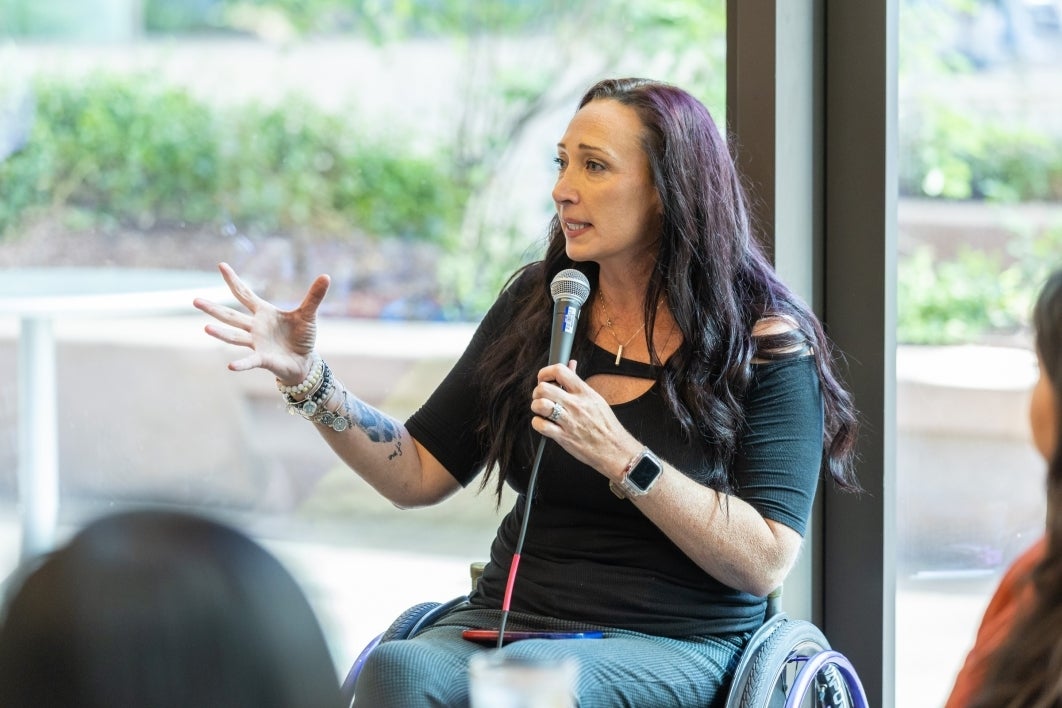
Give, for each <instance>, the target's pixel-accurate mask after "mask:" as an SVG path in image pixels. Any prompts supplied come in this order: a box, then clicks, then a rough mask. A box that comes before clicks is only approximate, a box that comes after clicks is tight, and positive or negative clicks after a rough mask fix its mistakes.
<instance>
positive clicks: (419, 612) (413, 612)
mask: <svg viewBox="0 0 1062 708" xmlns="http://www.w3.org/2000/svg"><path fill="white" fill-rule="evenodd" d="M439 606H440V603H438V602H422V603H420V604H419V605H413V607H410V608H409V609H407V610H405V611H404V612H403V613H402V614H400V615H399V616H398V617H396V618H395V621H394V622H392V623H391V626H390V627H388V628H387V629H385V630H384V633H383V634H382V635H380V641H381V642H389V641H391V640H392V639H408V638H409V637H410V636H412V635H413V634H414V632H416V630H417V629H419V628H420V626H421V625H422V624H423V622H422V620H423V618H424V616H425V615H427V614H428V613H429V612H431V611H432V610H434V609H436V608H437V607H439Z"/></svg>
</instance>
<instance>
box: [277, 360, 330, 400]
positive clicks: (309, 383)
mask: <svg viewBox="0 0 1062 708" xmlns="http://www.w3.org/2000/svg"><path fill="white" fill-rule="evenodd" d="M324 366H325V363H324V359H322V358H321V357H320V356H319V355H318V354H314V355H313V366H312V367H310V373H309V374H307V375H306V378H305V379H303V380H302V381H300V382H299V383H297V384H295V385H294V386H284V385H282V384H281V383H280V379H277V390H278V391H280V392H281V393H283V394H284V395H286V396H290V395H291V394H293V393H308V392H310V391H312V390H314V389H315V388H316V387H317V385H318V384H319V383H321V377H322V376H324Z"/></svg>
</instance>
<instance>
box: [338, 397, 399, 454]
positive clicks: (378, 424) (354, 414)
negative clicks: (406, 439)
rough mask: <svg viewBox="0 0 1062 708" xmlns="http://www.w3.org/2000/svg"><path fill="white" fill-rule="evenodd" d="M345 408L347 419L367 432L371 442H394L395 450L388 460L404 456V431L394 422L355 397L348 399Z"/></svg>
mask: <svg viewBox="0 0 1062 708" xmlns="http://www.w3.org/2000/svg"><path fill="white" fill-rule="evenodd" d="M343 408H344V412H345V413H346V414H347V417H348V418H350V419H351V420H353V421H354V424H355V425H357V426H358V427H359V428H361V429H362V430H363V431H364V432H365V434H366V435H367V436H368V437H369V440H372V441H373V442H385V443H386V442H391V441H392V440H393V441H394V443H395V449H394V451H393V452H392V453H391V454H390V455H388V456H387V459H389V460H393V459H394V458H396V457H401V456H402V431H401V430H399V428H398V425H397V424H396V423H395V422H394V421H393V420H391V419H390V418H388V417H387V416H385V415H383V414H382V413H380V412H379V411H378V410H376V409H375V408H373V407H371V406H368V405H366V404H365V403H362V402H361V401H359V400H358V399H357V398H354V397H350V398H346V399H345V400H344V401H343Z"/></svg>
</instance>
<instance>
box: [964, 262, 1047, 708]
mask: <svg viewBox="0 0 1062 708" xmlns="http://www.w3.org/2000/svg"><path fill="white" fill-rule="evenodd" d="M1033 326H1034V328H1035V330H1036V354H1037V358H1038V361H1039V364H1040V377H1039V379H1038V380H1037V382H1036V385H1035V387H1034V388H1033V392H1032V397H1031V399H1030V404H1029V423H1030V428H1031V432H1032V439H1033V444H1034V445H1035V446H1036V449H1037V450H1038V451H1039V452H1040V454H1041V455H1043V457H1044V459H1045V460H1046V461H1047V532H1046V534H1045V535H1044V537H1043V538H1042V539H1040V540H1039V541H1037V542H1036V543H1035V544H1033V545H1032V546H1031V547H1030V548H1029V549H1028V550H1027V551H1025V553H1023V554H1022V555H1021V556H1020V557H1019V558H1018V559H1017V560H1016V561H1014V563H1013V565H1011V567H1010V568H1009V569H1008V570H1007V572H1006V574H1005V575H1004V577H1003V579H1002V580H1001V581H1000V584H999V588H998V589H997V590H996V592H995V594H994V595H993V596H992V600H991V601H990V602H989V604H988V607H987V608H986V609H985V614H984V618H983V619H982V620H981V626H980V628H979V629H978V631H977V638H976V640H975V642H974V646H973V648H971V650H970V652H969V654H968V655H967V657H966V662H965V664H964V665H963V667H962V670H961V671H960V672H959V675H958V676H957V677H956V680H955V686H954V687H953V688H952V692H951V695H950V697H949V698H948V703H947V708H967V707H968V706H977V707H979V708H990V707H991V708H1004V707H1006V708H1035V707H1039V708H1047V707H1048V706H1062V643H1060V642H1059V638H1060V637H1062V445H1059V441H1060V440H1062V270H1059V271H1056V272H1055V273H1054V274H1053V275H1052V276H1051V277H1050V278H1049V279H1048V280H1047V283H1046V284H1045V285H1044V287H1043V290H1042V291H1041V292H1040V297H1039V298H1038V299H1037V302H1036V307H1035V308H1034V310H1033Z"/></svg>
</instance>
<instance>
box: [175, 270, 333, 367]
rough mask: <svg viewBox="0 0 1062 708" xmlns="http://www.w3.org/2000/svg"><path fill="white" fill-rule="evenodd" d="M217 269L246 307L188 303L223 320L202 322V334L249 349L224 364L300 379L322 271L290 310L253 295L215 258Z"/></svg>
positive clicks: (322, 286)
mask: <svg viewBox="0 0 1062 708" xmlns="http://www.w3.org/2000/svg"><path fill="white" fill-rule="evenodd" d="M218 270H219V271H221V276H222V277H223V278H224V279H225V283H226V284H227V285H228V286H229V290H231V291H232V294H233V295H234V296H235V297H236V299H237V300H238V301H239V302H240V304H241V305H243V306H244V307H245V308H247V312H240V311H239V310H235V309H233V308H231V307H226V306H225V305H219V304H217V303H215V302H211V301H209V300H203V299H201V298H196V299H195V300H194V301H193V303H192V304H193V305H195V307H196V308H198V309H200V310H202V311H203V312H205V313H207V314H208V315H210V316H211V317H213V318H214V319H216V320H217V321H218V322H221V323H222V325H224V326H219V325H217V324H213V323H212V324H208V325H207V326H206V327H205V328H204V329H205V330H206V333H207V334H209V335H210V336H212V337H215V338H217V339H220V340H221V341H223V342H227V343H229V344H235V345H236V346H240V347H247V348H248V349H250V350H251V353H250V354H248V355H247V356H245V357H242V358H240V359H236V360H235V361H232V362H230V363H229V369H231V370H232V371H247V370H249V369H255V368H262V369H266V370H267V371H270V372H272V373H273V375H274V376H276V377H277V379H278V380H279V381H280V382H281V383H283V384H286V385H293V384H297V383H298V382H300V381H302V380H304V379H305V378H306V376H307V375H308V374H309V372H310V369H311V368H312V366H313V349H314V345H315V342H316V340H317V308H318V307H320V305H321V301H322V300H324V296H325V293H327V292H328V285H329V282H330V280H329V278H328V276H327V275H319V276H317V278H316V279H315V280H314V281H313V283H311V284H310V288H309V290H307V291H306V295H305V296H304V297H303V299H302V302H301V303H299V306H298V307H296V308H295V309H294V310H279V309H277V308H276V307H275V306H274V305H273V304H272V303H269V302H267V301H265V300H263V299H262V298H260V297H258V295H256V294H255V293H254V291H253V290H251V289H250V288H249V287H248V286H247V284H246V283H244V282H243V281H242V280H241V279H240V277H239V276H238V275H236V271H234V270H233V269H232V267H231V266H229V265H228V264H227V263H220V264H218Z"/></svg>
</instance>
